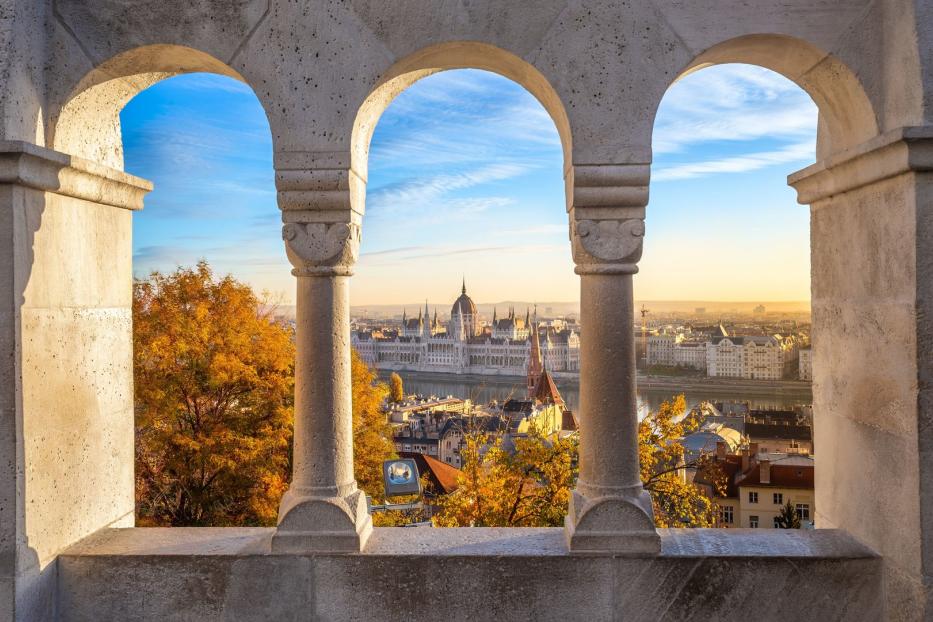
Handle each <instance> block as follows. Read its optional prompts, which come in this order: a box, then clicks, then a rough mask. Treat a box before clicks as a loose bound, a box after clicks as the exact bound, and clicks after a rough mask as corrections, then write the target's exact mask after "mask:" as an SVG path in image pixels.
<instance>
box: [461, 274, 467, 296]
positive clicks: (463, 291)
mask: <svg viewBox="0 0 933 622" xmlns="http://www.w3.org/2000/svg"><path fill="white" fill-rule="evenodd" d="M460 293H461V294H465V293H466V277H465V276H464V277H463V287H461V288H460Z"/></svg>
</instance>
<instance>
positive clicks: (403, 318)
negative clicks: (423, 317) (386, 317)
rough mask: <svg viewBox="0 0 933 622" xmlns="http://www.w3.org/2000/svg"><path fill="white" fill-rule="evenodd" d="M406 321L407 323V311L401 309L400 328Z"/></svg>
mask: <svg viewBox="0 0 933 622" xmlns="http://www.w3.org/2000/svg"><path fill="white" fill-rule="evenodd" d="M407 321H408V310H407V309H404V308H403V309H402V326H404V325H405V322H407Z"/></svg>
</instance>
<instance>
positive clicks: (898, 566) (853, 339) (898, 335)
mask: <svg viewBox="0 0 933 622" xmlns="http://www.w3.org/2000/svg"><path fill="white" fill-rule="evenodd" d="M788 181H789V183H790V184H791V185H792V186H793V187H794V188H795V189H796V190H797V195H798V196H797V200H798V201H799V202H800V203H801V204H805V205H809V206H810V237H811V244H810V246H811V257H812V260H811V271H812V281H811V289H812V298H811V300H812V302H811V304H812V310H813V329H812V332H813V426H814V427H813V436H814V443H815V447H816V466H817V468H816V500H815V520H816V526H817V527H819V528H841V529H845V530H846V531H848V532H849V533H851V534H853V535H854V536H856V537H857V538H858V539H859V540H861V541H862V542H864V543H865V544H867V545H869V546H871V547H872V548H873V549H874V550H876V551H877V552H878V553H880V554H881V555H882V557H883V558H884V567H885V571H884V572H885V577H884V582H885V600H886V603H885V607H886V612H885V619H889V620H920V619H930V618H931V617H933V587H931V582H930V577H931V576H933V434H931V421H933V209H931V207H933V127H908V128H900V129H896V130H892V131H889V132H887V133H885V134H883V135H880V136H878V137H876V138H873V139H872V140H870V141H867V142H866V143H863V144H862V145H859V146H856V147H854V148H852V149H849V150H846V151H845V152H843V153H840V154H838V155H835V156H831V157H828V158H826V159H824V160H821V161H820V162H818V163H816V164H814V165H813V166H810V167H808V168H806V169H804V170H802V171H800V172H798V173H795V174H793V175H791V176H790V178H789V179H788Z"/></svg>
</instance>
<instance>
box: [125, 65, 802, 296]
mask: <svg viewBox="0 0 933 622" xmlns="http://www.w3.org/2000/svg"><path fill="white" fill-rule="evenodd" d="M181 101H184V102H185V103H184V105H181V104H180V102H181ZM122 118H123V125H124V137H125V145H126V165H127V170H128V171H130V172H133V173H135V174H138V175H141V176H143V177H146V178H148V179H152V180H153V181H154V182H155V184H156V190H155V191H154V192H153V193H152V194H151V195H150V197H149V198H148V199H147V207H146V209H145V210H143V212H141V213H139V214H137V215H136V216H135V225H134V236H135V239H134V265H135V272H136V274H137V276H145V274H147V273H148V272H149V271H150V270H152V269H159V270H163V271H166V270H171V269H173V268H174V267H175V266H176V265H190V264H192V263H194V262H195V261H197V260H198V259H199V258H202V257H203V258H205V259H207V260H208V261H210V262H211V263H212V265H213V266H214V268H215V269H216V270H217V271H218V272H220V273H228V272H229V273H232V274H233V275H234V276H236V277H237V278H240V279H242V280H244V281H246V282H248V283H250V284H251V285H253V286H254V287H256V288H257V289H261V290H268V291H269V292H270V293H271V294H272V296H273V298H275V299H276V300H279V301H280V302H282V303H284V304H292V303H293V297H294V282H293V277H292V276H291V274H290V268H289V266H288V263H287V261H286V260H285V258H284V251H283V248H282V244H281V241H280V236H279V227H280V216H279V212H278V209H277V207H276V204H275V191H274V183H273V179H274V172H273V170H272V164H271V138H270V136H269V129H268V124H267V123H266V120H265V116H264V113H263V111H262V109H261V107H260V106H259V103H258V101H257V100H256V98H255V96H254V95H253V94H252V92H251V91H250V90H249V89H248V87H246V86H245V85H242V84H240V83H237V82H235V81H233V80H230V79H228V78H223V77H219V76H211V75H206V74H193V75H189V76H180V77H177V78H173V79H169V80H165V81H163V82H160V83H158V84H156V85H155V86H153V87H152V88H150V89H148V90H146V91H144V92H143V93H141V94H140V95H139V96H138V97H137V98H135V99H134V100H133V101H132V102H130V104H129V105H128V106H127V107H126V109H125V110H124V113H123V115H122ZM815 126H816V110H815V107H814V106H813V104H812V102H811V101H810V100H809V98H808V97H807V96H806V95H805V94H804V93H803V92H802V91H801V90H800V89H799V88H797V87H796V86H795V85H793V84H792V83H791V82H789V81H787V80H785V79H784V78H782V77H780V76H778V75H777V74H774V73H771V72H768V71H766V70H763V69H760V68H755V67H750V66H742V65H726V66H720V67H713V68H710V69H706V70H703V71H700V72H696V73H694V74H691V75H688V76H686V77H684V78H683V79H682V80H680V81H679V82H678V83H676V84H675V85H674V86H673V87H672V88H671V89H670V91H669V92H668V94H667V95H666V97H665V99H664V101H663V102H662V105H661V108H660V110H659V112H658V116H657V119H656V123H655V132H654V152H655V162H654V164H653V167H652V169H653V170H652V184H651V203H650V204H649V207H648V210H647V212H648V215H647V219H646V229H647V235H646V238H645V252H644V256H643V259H642V261H641V262H640V269H641V271H640V274H639V275H637V276H636V278H635V294H636V297H637V298H639V299H651V300H672V301H674V300H685V299H701V300H714V301H715V300H723V301H747V302H752V301H755V302H758V301H800V302H805V301H807V300H809V239H808V238H809V224H808V219H809V214H808V210H807V209H806V208H805V207H801V206H798V205H796V203H795V201H794V193H793V191H792V190H790V189H789V188H787V187H786V184H785V181H784V177H785V176H786V174H787V173H788V172H791V171H793V170H797V169H799V168H802V167H803V166H806V165H807V164H809V163H810V162H812V161H813V157H814V156H813V144H814V141H815ZM561 171H562V156H561V151H560V144H559V139H558V137H557V133H556V130H555V129H554V126H553V123H552V122H551V120H550V118H549V117H548V116H547V114H546V113H545V112H544V110H543V109H542V108H541V106H540V105H539V104H538V103H537V101H536V100H534V98H533V97H532V96H531V95H530V94H528V93H527V92H526V91H524V89H522V88H521V87H520V86H518V85H517V84H515V83H512V82H510V81H508V80H506V79H505V78H501V77H499V76H496V75H494V74H489V73H486V72H481V71H475V70H462V71H452V72H443V73H440V74H436V75H433V76H430V77H428V78H426V79H424V80H422V81H420V82H418V83H416V84H415V85H414V86H412V87H411V88H410V89H408V90H407V91H405V92H403V93H402V94H401V95H400V96H399V97H398V98H397V99H396V100H395V101H394V102H393V103H392V105H391V106H390V107H389V108H388V109H387V110H386V112H385V114H384V115H383V117H382V119H381V120H380V123H379V125H378V126H377V128H376V132H375V135H374V137H373V143H372V148H371V156H370V174H369V188H368V196H367V213H366V216H365V219H364V228H363V243H362V247H361V257H360V261H359V263H358V265H357V267H356V276H355V277H354V279H353V284H352V299H351V302H352V304H353V305H354V306H357V307H359V306H365V305H374V304H379V303H389V304H405V303H406V302H407V301H408V300H410V299H411V297H412V294H413V293H414V292H413V291H411V290H412V289H416V290H417V291H418V292H423V293H424V295H427V296H428V297H429V298H431V299H434V300H446V299H447V298H449V297H450V293H451V283H452V282H458V283H459V279H460V278H461V276H464V277H466V279H467V281H468V282H469V283H470V284H471V291H472V292H473V293H474V295H475V297H476V299H477V300H489V301H494V300H508V299H516V298H519V299H528V300H559V301H566V302H568V303H572V302H575V301H576V300H577V296H578V280H577V277H576V275H574V273H573V263H572V260H571V258H570V250H569V243H568V242H567V216H566V213H565V209H564V188H563V180H562V178H561V177H562V174H561ZM752 200H754V201H755V204H754V205H751V206H749V202H750V201H752ZM179 230H183V231H185V232H186V233H184V234H182V235H179V234H178V233H177V232H178V231H179ZM503 265H506V266H508V267H509V268H508V269H505V270H503ZM413 286H414V287H413Z"/></svg>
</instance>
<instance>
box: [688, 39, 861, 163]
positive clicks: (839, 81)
mask: <svg viewBox="0 0 933 622" xmlns="http://www.w3.org/2000/svg"><path fill="white" fill-rule="evenodd" d="M725 63H744V64H748V65H758V66H759V67H764V68H765V69H770V70H772V71H774V72H777V73H779V74H781V75H782V76H784V77H785V78H787V79H788V80H791V81H792V82H794V83H795V84H797V85H798V86H799V87H800V88H802V89H803V90H804V91H806V93H807V94H808V95H809V96H810V97H811V98H812V99H813V101H814V103H816V105H817V107H818V108H819V111H820V117H819V128H818V131H817V157H818V158H824V157H826V156H828V155H831V154H834V153H839V152H841V151H844V150H846V149H849V148H851V147H854V146H856V145H858V144H860V143H863V142H865V141H866V140H868V139H870V138H873V137H874V136H876V135H877V134H878V131H879V126H878V117H877V115H876V114H875V110H874V107H873V106H872V103H871V101H870V100H869V98H868V95H867V94H866V93H865V89H864V88H863V86H862V83H861V81H860V80H859V78H858V76H857V75H856V74H855V73H854V72H853V71H852V69H850V68H849V67H848V66H847V65H846V64H845V63H843V62H842V61H841V60H839V59H838V58H836V57H835V56H833V55H832V54H829V53H827V52H825V51H823V50H821V49H819V48H817V47H816V46H814V45H813V44H811V43H808V42H806V41H804V40H802V39H797V38H795V37H790V36H786V35H774V34H756V35H745V36H742V37H737V38H735V39H729V40H728V41H723V42H721V43H717V44H716V45H714V46H712V47H710V48H708V49H706V50H705V51H703V52H701V53H700V54H699V55H697V56H696V57H695V58H694V59H693V60H692V61H691V62H690V63H689V64H688V65H687V66H686V67H685V68H684V69H683V71H681V72H680V74H679V75H678V78H677V79H680V78H681V77H683V76H685V75H687V74H689V73H692V72H694V71H698V70H700V69H703V68H704V67H709V66H712V65H720V64H725Z"/></svg>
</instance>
